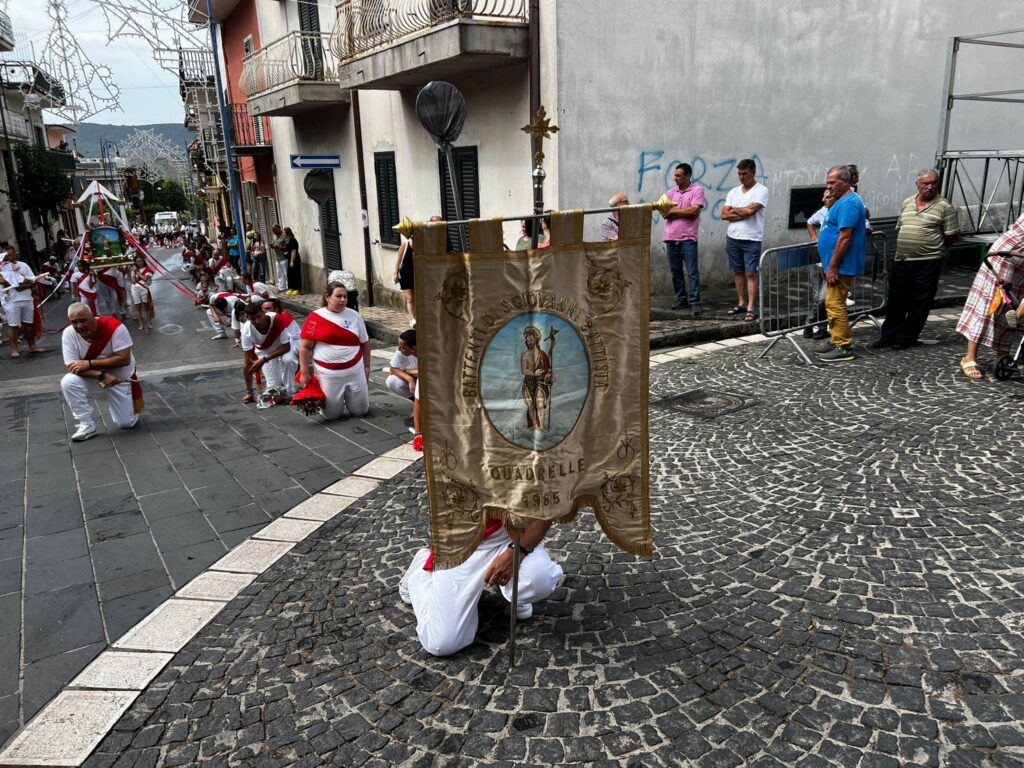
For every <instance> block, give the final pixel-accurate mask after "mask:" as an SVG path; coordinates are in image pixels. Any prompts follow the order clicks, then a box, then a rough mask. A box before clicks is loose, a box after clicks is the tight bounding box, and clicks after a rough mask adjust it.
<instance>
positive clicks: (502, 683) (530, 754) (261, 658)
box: [85, 323, 1024, 767]
mask: <svg viewBox="0 0 1024 768" xmlns="http://www.w3.org/2000/svg"><path fill="white" fill-rule="evenodd" d="M933 327H934V330H935V331H936V332H937V333H938V334H939V335H940V337H941V339H942V341H943V344H941V345H939V346H938V347H928V348H918V349H914V350H908V351H906V352H903V353H892V352H886V353H879V354H874V353H872V352H871V351H870V350H863V351H862V352H861V356H860V359H859V360H857V361H856V362H854V363H849V364H844V365H842V366H831V367H828V366H819V367H809V366H805V365H803V364H801V363H800V362H799V361H798V359H797V358H796V355H795V354H793V353H792V352H791V351H788V350H786V349H785V348H784V347H778V348H777V349H776V350H775V351H773V353H772V354H771V355H769V357H768V358H767V359H765V360H757V354H759V352H760V348H759V347H758V346H756V345H754V346H751V345H744V346H742V347H741V346H736V347H734V348H730V349H722V350H719V351H716V352H709V353H706V354H704V355H701V356H699V359H698V358H688V359H682V360H677V361H674V362H670V363H664V364H661V365H657V366H655V367H654V368H653V369H652V375H651V388H652V400H654V399H656V398H657V397H659V396H663V395H669V394H673V393H677V392H680V391H692V390H694V389H701V390H703V391H704V392H705V393H706V394H707V395H708V397H709V398H710V399H709V400H708V407H712V406H717V405H718V404H719V403H718V401H716V400H714V397H712V396H718V397H720V398H722V399H727V396H731V397H733V398H740V399H743V400H753V401H755V402H754V403H753V404H748V405H747V406H746V407H744V408H742V409H739V410H733V411H728V410H722V409H718V410H717V411H716V413H717V414H718V415H715V416H714V417H712V418H707V417H703V416H701V415H700V414H693V415H688V414H686V413H685V412H683V411H679V410H676V409H673V408H672V407H670V406H669V405H665V406H653V407H652V409H651V440H652V445H651V461H652V467H651V470H652V471H651V482H652V485H651V499H652V518H653V523H654V528H655V535H654V539H655V547H656V553H655V556H654V557H652V558H648V559H645V558H635V557H633V556H630V555H626V554H624V553H622V552H619V551H618V550H617V549H615V547H614V546H612V545H611V544H610V543H609V542H608V541H607V539H606V538H605V537H604V535H603V534H602V533H601V532H600V530H599V528H598V527H597V525H596V524H595V523H594V522H593V520H592V519H590V518H589V515H587V514H586V513H585V512H584V513H583V514H581V515H580V517H579V519H578V520H577V521H576V522H575V523H574V524H572V525H569V526H559V527H556V528H555V529H553V535H552V536H551V537H550V542H549V548H550V550H551V551H552V552H553V553H554V557H555V558H556V559H557V560H559V561H560V562H561V563H562V564H563V567H565V570H566V580H565V582H564V583H563V585H562V586H561V587H560V589H559V590H558V591H556V593H555V594H554V595H553V596H552V598H551V599H549V600H548V601H545V602H544V603H541V604H538V605H537V606H536V607H535V614H534V617H533V618H532V619H531V620H530V621H529V622H525V623H523V624H522V625H521V629H520V636H519V647H520V658H519V661H518V663H517V665H516V666H515V667H514V668H513V669H511V670H509V669H508V667H507V663H506V661H507V654H506V650H507V649H506V640H507V622H508V617H507V611H506V609H505V607H504V604H503V601H502V600H501V599H500V598H497V597H496V596H494V595H491V594H485V596H484V598H483V600H482V602H481V606H480V614H481V617H480V618H481V622H480V630H479V632H478V637H477V642H476V643H475V644H474V645H473V646H471V647H470V648H468V649H466V650H465V651H463V652H462V653H460V654H458V655H456V656H454V657H451V658H446V659H437V658H432V657H430V656H428V655H426V654H425V653H424V652H423V651H422V649H421V648H420V646H419V644H418V642H417V641H416V639H415V634H414V631H413V629H414V623H415V619H414V617H413V615H412V612H411V611H410V610H409V608H408V607H406V606H404V605H403V604H402V603H401V602H400V601H399V600H398V598H397V594H396V589H397V583H398V580H399V578H400V576H401V573H402V571H403V570H404V567H405V566H406V565H407V563H408V562H409V559H410V558H411V557H412V554H413V552H414V551H415V550H416V548H417V547H418V546H420V545H421V543H422V542H423V541H424V540H425V537H426V533H427V511H426V502H425V483H424V480H423V477H422V470H421V467H420V466H419V465H415V466H412V467H410V468H409V469H407V470H405V471H404V472H402V473H401V474H399V475H397V476H395V477H394V478H392V479H390V480H386V481H384V482H382V483H381V484H380V485H379V486H377V487H376V488H371V487H366V490H367V495H365V496H362V497H361V498H358V499H357V500H355V501H353V502H352V503H351V504H350V506H349V508H348V509H347V510H346V514H344V515H339V516H337V517H335V518H334V519H333V520H331V521H329V522H327V523H326V524H325V525H324V526H323V527H322V528H321V529H319V530H318V531H317V532H316V533H315V534H313V535H312V536H311V537H310V538H308V539H306V540H305V541H303V542H301V543H299V544H297V545H296V546H295V547H294V548H293V549H292V550H291V552H289V553H288V554H287V555H284V556H283V557H282V558H281V559H280V560H278V561H277V562H276V563H275V564H274V565H273V566H271V567H270V569H269V570H268V571H266V572H265V573H263V574H262V575H261V576H259V577H258V578H257V579H256V580H255V581H254V582H253V583H252V584H251V585H249V586H248V587H246V588H245V589H244V590H243V591H242V592H241V593H239V595H238V596H237V597H236V598H235V599H233V600H232V601H231V602H230V603H228V604H227V605H226V607H225V608H224V609H223V610H222V611H221V612H220V613H219V614H218V615H217V616H216V617H215V618H214V619H213V620H212V622H211V623H210V624H209V625H208V626H207V627H206V628H205V629H203V630H201V631H200V632H199V633H198V634H197V635H196V636H195V637H194V638H193V639H192V640H191V641H190V642H189V643H188V644H187V645H186V646H185V647H184V648H183V649H182V651H181V652H180V653H178V654H177V655H176V656H175V658H174V659H173V660H172V662H171V663H170V664H169V665H168V667H167V668H166V669H165V670H164V671H163V672H162V673H160V674H159V675H158V677H157V678H156V679H155V680H154V682H153V683H152V684H151V685H150V686H149V688H148V689H147V690H146V691H145V692H144V693H143V694H142V695H141V696H140V697H139V699H138V700H137V701H136V702H135V703H134V704H133V705H132V707H131V708H130V710H129V711H128V712H127V713H126V714H125V716H124V717H122V718H121V720H120V721H119V722H118V723H117V724H116V725H115V726H114V728H113V730H112V731H111V732H110V734H109V735H108V736H107V738H106V739H104V741H103V742H102V743H101V744H100V746H99V748H98V749H97V750H96V752H95V754H93V755H92V756H91V757H90V758H89V759H88V760H87V761H86V763H85V764H86V765H87V766H97V767H98V766H110V765H114V764H118V765H133V764H138V763H139V762H142V763H144V764H166V765H179V764H193V763H200V762H210V763H215V764H246V765H249V764H251V765H261V766H262V765H267V766H274V765H281V766H284V765H289V766H291V765H303V766H305V765H310V766H313V765H326V764H335V765H365V766H375V767H376V766H391V765H394V766H428V765H431V766H433V765H438V764H443V765H446V766H477V765H481V766H511V765H567V766H583V765H601V766H612V765H631V766H680V765H697V766H718V765H732V766H736V765H756V766H779V765H785V766H789V765H808V766H810V765H822V766H844V767H845V766H901V765H909V764H913V765H931V766H939V765H942V766H946V765H949V766H953V765H977V766H981V765H991V766H1009V765H1019V764H1020V762H1021V758H1022V755H1024V751H1022V745H1024V727H1022V725H1021V723H1022V722H1024V661H1022V655H1024V640H1022V638H1021V629H1022V628H1024V626H1022V625H1024V622H1022V620H1021V619H1020V616H1021V614H1022V611H1021V609H1022V608H1024V581H1022V574H1024V556H1022V554H1021V552H1022V546H1021V544H1022V539H1024V532H1022V528H1021V524H1020V516H1019V513H1018V510H1019V508H1020V502H1019V492H1018V488H1019V483H1018V482H1017V480H1016V478H1017V477H1018V476H1019V475H1018V473H1017V464H1018V463H1019V462H1018V460H1017V452H1016V451H1015V449H1014V448H1013V446H1012V445H1005V446H1004V445H1003V444H1001V443H1000V442H999V441H998V440H993V439H992V436H991V434H992V432H991V425H990V423H989V422H988V420H987V419H985V418H978V414H987V413H1011V412H1013V409H1014V408H1018V409H1019V402H1020V399H1021V397H1022V390H1021V387H1022V386H1024V385H1022V383H1021V382H1020V381H1019V380H1016V381H1013V382H1008V383H997V382H994V381H987V382H985V383H982V384H976V383H972V382H969V381H967V380H966V379H965V378H964V377H962V376H961V375H959V374H958V371H957V368H956V361H957V355H958V354H959V353H960V345H959V343H958V342H957V341H955V340H954V339H953V334H952V330H951V325H950V324H949V323H946V324H945V325H943V324H941V323H937V324H935V326H933ZM858 338H859V339H867V340H870V339H871V338H872V337H871V335H870V332H867V331H863V332H861V333H858Z"/></svg>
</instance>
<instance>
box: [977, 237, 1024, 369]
mask: <svg viewBox="0 0 1024 768" xmlns="http://www.w3.org/2000/svg"><path fill="white" fill-rule="evenodd" d="M983 261H984V263H985V266H986V267H987V268H988V270H989V271H990V272H991V273H992V274H993V275H994V276H995V278H996V294H995V296H994V297H993V299H992V304H991V306H990V307H989V312H990V313H991V314H992V315H1000V314H1001V315H1003V317H1004V319H1005V320H1006V325H1007V326H1008V327H1009V329H1010V332H1011V333H1016V334H1017V336H1018V338H1017V340H1016V343H1015V345H1011V349H1012V351H1013V354H1009V355H1003V356H1002V357H1000V358H999V359H998V360H997V361H996V367H995V377H996V378H997V379H998V380H999V381H1008V380H1010V379H1012V378H1013V376H1014V374H1016V373H1020V370H1021V361H1022V357H1021V355H1022V352H1024V321H1021V320H1018V319H1017V307H1018V306H1019V305H1020V298H1019V297H1018V298H1016V299H1015V298H1014V297H1013V296H1011V295H1010V292H1009V291H1008V290H1007V289H1006V284H1005V283H1003V282H1002V281H1001V280H1000V279H999V275H998V273H997V272H996V270H995V268H993V266H992V264H991V262H989V260H988V256H986V257H985V258H984V259H983Z"/></svg>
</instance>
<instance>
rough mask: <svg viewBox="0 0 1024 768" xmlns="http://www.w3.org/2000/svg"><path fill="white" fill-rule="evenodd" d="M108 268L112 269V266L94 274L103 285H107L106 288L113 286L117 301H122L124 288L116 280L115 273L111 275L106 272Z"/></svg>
mask: <svg viewBox="0 0 1024 768" xmlns="http://www.w3.org/2000/svg"><path fill="white" fill-rule="evenodd" d="M109 269H113V267H107V269H101V270H100V271H99V272H98V273H97V274H96V276H97V277H98V278H99V279H100V282H102V283H103V284H104V285H105V286H107V287H108V288H113V289H114V290H115V291H117V300H118V301H124V288H122V287H121V284H120V283H119V282H118V280H117V277H116V276H115V275H111V274H110V273H109V272H108V270H109Z"/></svg>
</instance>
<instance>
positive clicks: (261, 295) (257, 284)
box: [242, 275, 270, 304]
mask: <svg viewBox="0 0 1024 768" xmlns="http://www.w3.org/2000/svg"><path fill="white" fill-rule="evenodd" d="M242 285H243V286H244V287H245V296H246V299H248V300H249V301H251V302H254V303H256V304H259V303H260V302H262V301H265V300H266V299H269V298H270V286H268V285H267V284H266V283H264V282H263V281H261V280H253V278H252V275H242Z"/></svg>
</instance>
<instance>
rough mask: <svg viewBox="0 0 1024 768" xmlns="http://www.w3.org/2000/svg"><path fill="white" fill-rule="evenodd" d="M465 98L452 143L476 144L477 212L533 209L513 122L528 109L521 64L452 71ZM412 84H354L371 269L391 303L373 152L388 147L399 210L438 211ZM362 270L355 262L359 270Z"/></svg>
mask: <svg viewBox="0 0 1024 768" xmlns="http://www.w3.org/2000/svg"><path fill="white" fill-rule="evenodd" d="M452 82H453V84H454V85H455V86H456V87H458V88H459V90H460V91H461V92H462V94H463V96H465V98H466V115H467V116H466V123H465V126H464V128H463V130H462V134H461V136H460V137H459V139H458V140H457V141H456V142H455V146H456V147H469V146H472V147H476V148H477V161H478V165H479V180H480V211H481V214H482V215H484V216H494V215H509V214H519V213H524V212H527V211H530V210H532V208H533V203H532V200H533V198H532V191H531V186H530V162H529V161H530V142H529V138H528V137H527V136H526V134H524V133H522V132H521V131H520V130H519V129H520V127H521V126H522V125H524V124H525V123H526V122H527V120H526V118H525V116H526V115H527V114H528V111H529V80H528V76H527V69H526V65H525V64H512V65H508V66H504V67H500V68H496V69H492V70H483V71H480V72H476V73H474V74H472V75H470V76H466V77H462V78H453V80H452ZM417 93H418V91H417V90H409V91H361V92H360V105H361V107H362V123H363V150H364V162H365V164H366V176H367V197H368V202H369V222H370V237H371V241H372V242H374V243H375V244H374V245H373V246H372V250H373V263H374V274H375V276H376V278H377V281H378V284H379V289H384V290H385V291H389V292H391V294H392V295H391V296H390V297H388V296H387V295H384V294H382V298H383V299H384V300H387V299H388V298H390V299H391V300H392V301H393V302H396V303H397V302H398V300H399V298H400V296H401V292H400V290H399V288H398V286H397V285H395V284H394V283H392V281H391V277H392V273H393V272H394V267H395V261H396V258H397V248H394V247H392V246H388V245H383V244H380V243H379V241H380V239H381V232H380V220H379V216H378V211H377V183H376V176H375V174H374V154H375V153H376V152H394V153H395V166H396V177H397V184H398V198H399V210H400V215H401V216H408V217H409V218H410V219H412V220H413V221H417V220H419V221H426V220H427V219H429V218H430V217H431V216H433V215H435V214H440V213H441V177H440V168H439V165H438V146H437V144H435V143H434V141H433V139H431V137H430V135H429V134H428V133H427V131H426V129H425V128H423V126H422V125H421V124H420V121H419V118H418V117H417V115H416V95H417ZM518 237H519V224H518V223H517V222H510V223H508V224H506V225H505V242H506V243H507V244H508V245H509V246H510V247H511V246H513V245H514V244H515V241H516V239H517V238H518ZM364 271H365V270H363V269H361V268H360V269H359V270H358V271H357V274H358V275H360V277H362V274H363V272H364ZM379 289H378V290H379Z"/></svg>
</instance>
